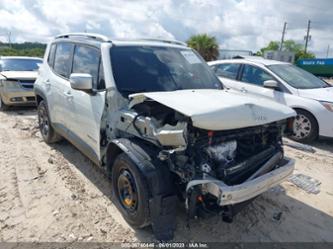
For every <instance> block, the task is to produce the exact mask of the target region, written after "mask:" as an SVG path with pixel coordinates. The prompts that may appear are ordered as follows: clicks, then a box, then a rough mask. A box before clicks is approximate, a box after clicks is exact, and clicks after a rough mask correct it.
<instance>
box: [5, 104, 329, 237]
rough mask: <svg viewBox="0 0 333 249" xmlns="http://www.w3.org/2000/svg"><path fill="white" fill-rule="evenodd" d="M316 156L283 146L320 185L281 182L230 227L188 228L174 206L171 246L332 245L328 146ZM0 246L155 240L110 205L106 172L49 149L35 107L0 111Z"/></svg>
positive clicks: (204, 223)
mask: <svg viewBox="0 0 333 249" xmlns="http://www.w3.org/2000/svg"><path fill="white" fill-rule="evenodd" d="M314 148H315V150H316V152H315V153H310V152H304V151H301V150H296V149H292V148H289V147H286V148H285V149H286V155H287V156H289V157H293V158H295V159H296V171H295V173H303V174H305V175H309V176H312V177H313V178H315V179H317V180H319V181H320V182H321V186H320V189H321V191H320V193H319V194H308V193H307V192H305V191H304V190H302V189H300V188H298V187H296V186H295V185H293V184H292V183H290V182H284V183H283V184H282V185H281V186H278V187H276V188H274V189H272V190H270V191H268V192H266V193H265V194H263V195H262V196H260V197H258V198H257V199H256V200H255V201H254V202H253V203H252V204H250V205H249V206H248V207H246V208H245V209H244V210H243V211H242V212H241V213H240V214H238V216H236V217H235V220H234V222H233V223H231V224H227V223H224V222H222V219H221V218H220V217H212V218H208V219H199V220H196V221H192V222H191V223H190V229H188V228H187V227H186V223H185V210H184V208H182V207H181V205H179V208H178V215H177V230H176V233H175V241H233V242H245V241H260V242H263V241H276V242H280V241H283V242H299V241H307V242H310V241H331V242H332V241H333V236H332V235H333V181H332V179H333V140H320V141H319V142H316V143H315V144H314ZM0 176H1V177H0V241H11V242H23V241H40V242H45V241H96V242H115V241H117V242H119V241H122V242H123V241H128V242H137V241H154V237H153V236H152V232H151V229H150V228H146V229H144V230H134V229H132V228H131V227H129V226H128V225H127V224H126V222H125V221H124V220H123V218H122V217H121V215H120V213H119V212H118V211H117V209H116V208H115V206H114V205H113V203H112V201H111V185H110V182H109V180H108V179H107V178H106V177H105V175H104V174H103V172H102V171H101V170H99V169H98V168H97V166H95V165H93V164H92V163H91V162H90V161H89V160H88V159H86V158H85V157H84V156H83V155H82V154H81V153H80V152H78V151H77V150H76V149H75V148H74V147H73V146H72V145H71V144H69V143H68V142H65V141H64V142H61V143H59V144H56V145H53V146H49V145H46V144H45V143H44V142H43V141H42V139H41V137H40V135H39V132H38V129H37V122H36V112H35V110H34V109H24V110H22V109H15V110H12V111H9V112H6V113H0Z"/></svg>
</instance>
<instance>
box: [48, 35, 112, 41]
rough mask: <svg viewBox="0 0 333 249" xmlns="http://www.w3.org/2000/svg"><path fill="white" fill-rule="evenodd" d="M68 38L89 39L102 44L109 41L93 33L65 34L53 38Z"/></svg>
mask: <svg viewBox="0 0 333 249" xmlns="http://www.w3.org/2000/svg"><path fill="white" fill-rule="evenodd" d="M69 37H82V38H89V39H94V40H96V41H103V42H110V41H111V40H110V39H109V38H108V37H107V36H105V35H99V34H95V33H66V34H60V35H57V36H56V37H55V38H56V39H60V38H69Z"/></svg>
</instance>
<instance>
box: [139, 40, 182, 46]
mask: <svg viewBox="0 0 333 249" xmlns="http://www.w3.org/2000/svg"><path fill="white" fill-rule="evenodd" d="M138 40H139V41H156V42H164V43H171V44H176V45H182V46H187V44H186V43H185V42H182V41H177V40H168V39H158V38H143V39H138Z"/></svg>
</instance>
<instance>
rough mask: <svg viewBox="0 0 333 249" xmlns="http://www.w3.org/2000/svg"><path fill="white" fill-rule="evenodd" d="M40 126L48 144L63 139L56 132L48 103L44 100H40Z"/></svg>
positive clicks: (38, 108)
mask: <svg viewBox="0 0 333 249" xmlns="http://www.w3.org/2000/svg"><path fill="white" fill-rule="evenodd" d="M37 111H38V126H39V130H40V133H41V134H42V137H43V139H44V141H45V142H46V143H48V144H51V143H56V142H58V141H60V140H61V136H60V135H58V134H57V133H56V131H55V130H54V129H53V127H52V123H51V121H50V117H49V112H48V110H47V105H46V102H45V101H44V100H42V101H41V102H39V104H38V107H37Z"/></svg>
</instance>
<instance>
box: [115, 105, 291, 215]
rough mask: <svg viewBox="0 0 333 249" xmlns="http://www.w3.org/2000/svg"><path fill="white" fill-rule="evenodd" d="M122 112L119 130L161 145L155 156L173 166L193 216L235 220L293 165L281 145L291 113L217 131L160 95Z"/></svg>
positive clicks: (284, 176)
mask: <svg viewBox="0 0 333 249" xmlns="http://www.w3.org/2000/svg"><path fill="white" fill-rule="evenodd" d="M119 115H120V117H119V120H120V121H119V122H118V123H117V128H118V130H119V131H120V134H119V136H121V137H125V136H129V137H131V136H134V137H139V138H140V139H142V141H143V143H146V144H151V145H152V146H154V147H155V148H157V150H155V151H157V153H156V155H150V156H151V157H154V158H157V159H158V160H160V162H161V163H162V164H164V165H167V167H168V168H169V170H170V172H172V175H173V178H174V183H175V186H176V188H177V189H178V194H179V196H180V197H181V199H183V200H184V202H185V205H186V207H187V210H188V212H189V215H190V216H191V217H193V216H196V215H198V214H199V213H201V211H206V213H221V214H222V215H223V217H224V219H225V220H226V221H231V220H232V217H233V215H234V214H235V210H237V209H238V207H241V206H244V204H245V203H248V202H250V201H251V200H252V199H253V198H255V197H256V196H258V195H260V194H261V193H263V192H265V191H266V190H268V189H269V188H271V187H273V186H276V185H278V184H279V183H281V182H282V181H283V180H284V179H285V178H286V177H288V176H289V175H290V174H291V173H292V171H293V169H294V162H293V160H291V159H288V158H285V157H284V153H283V148H282V136H283V134H284V133H285V132H286V131H288V129H290V124H292V117H291V118H287V119H283V120H279V121H274V122H270V123H267V124H263V125H257V126H251V127H246V128H238V129H229V130H222V131H216V130H206V129H202V128H197V127H194V126H193V123H192V120H191V118H189V117H188V116H185V115H183V114H181V113H179V112H177V111H175V110H174V109H172V108H169V107H167V106H165V105H161V104H160V103H158V102H155V101H142V102H140V101H139V103H135V105H133V107H132V108H131V109H125V110H122V111H121V112H120V114H119ZM288 124H289V128H288Z"/></svg>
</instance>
